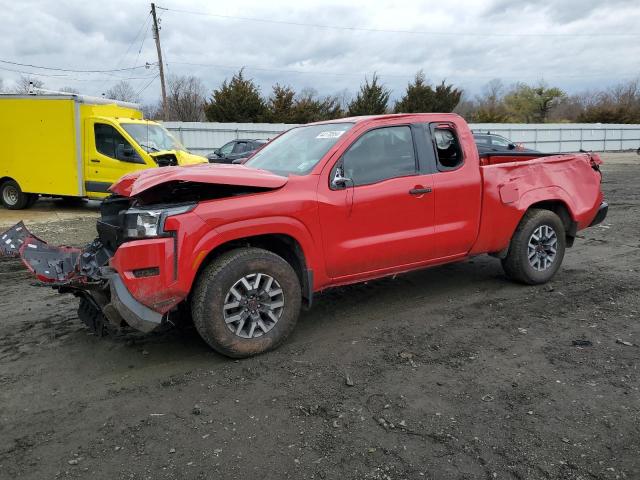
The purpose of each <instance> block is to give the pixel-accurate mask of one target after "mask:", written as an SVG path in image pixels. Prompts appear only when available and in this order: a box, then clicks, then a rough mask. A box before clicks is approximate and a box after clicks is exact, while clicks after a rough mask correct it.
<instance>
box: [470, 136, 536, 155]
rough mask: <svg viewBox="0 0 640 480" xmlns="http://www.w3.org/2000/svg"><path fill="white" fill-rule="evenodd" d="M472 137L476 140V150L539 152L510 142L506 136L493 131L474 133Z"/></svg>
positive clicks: (484, 151)
mask: <svg viewBox="0 0 640 480" xmlns="http://www.w3.org/2000/svg"><path fill="white" fill-rule="evenodd" d="M473 139H474V140H475V141H476V146H477V147H478V152H480V153H490V152H510V151H515V152H522V153H539V152H538V151H537V150H531V149H530V148H525V147H523V146H522V145H519V144H517V143H514V142H512V141H511V140H509V139H508V138H505V137H503V136H501V135H496V134H494V133H488V132H487V133H474V134H473Z"/></svg>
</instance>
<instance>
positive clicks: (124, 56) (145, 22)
mask: <svg viewBox="0 0 640 480" xmlns="http://www.w3.org/2000/svg"><path fill="white" fill-rule="evenodd" d="M150 17H151V12H149V13H148V14H147V16H146V17H145V19H144V22H142V25H140V28H139V29H138V32H137V33H136V35H135V37H133V40H131V42H130V43H129V46H128V47H127V49H126V50H125V52H124V55H122V57H120V60H119V61H118V63H116V68H117V67H119V66H120V64H121V63H122V61H123V60H124V59H125V58H126V57H127V55H128V54H129V50H131V47H132V46H133V44H134V43H135V42H136V41H137V40H138V37H139V36H140V33H141V32H142V30H143V29H144V28H145V27H146V26H147V22H148V21H149V18H150ZM136 63H137V62H136Z"/></svg>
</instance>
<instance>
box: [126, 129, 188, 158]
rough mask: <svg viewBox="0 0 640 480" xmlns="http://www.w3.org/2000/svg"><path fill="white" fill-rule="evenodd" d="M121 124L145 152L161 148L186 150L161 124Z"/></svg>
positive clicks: (156, 150) (157, 150)
mask: <svg viewBox="0 0 640 480" xmlns="http://www.w3.org/2000/svg"><path fill="white" fill-rule="evenodd" d="M121 125H122V128H124V129H125V130H126V131H127V133H128V134H129V135H131V136H132V137H133V139H134V140H135V141H136V142H137V143H138V145H140V146H141V147H142V148H144V149H145V150H146V152H147V153H153V152H160V151H162V150H184V151H185V152H186V151H187V149H186V148H184V146H183V145H182V144H181V143H180V142H179V141H178V140H176V139H175V138H173V136H172V135H171V134H170V133H169V132H168V131H167V129H166V128H164V127H163V126H160V125H154V124H150V123H121Z"/></svg>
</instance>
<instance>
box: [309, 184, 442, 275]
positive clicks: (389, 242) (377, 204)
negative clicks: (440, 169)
mask: <svg viewBox="0 0 640 480" xmlns="http://www.w3.org/2000/svg"><path fill="white" fill-rule="evenodd" d="M432 177H433V176H432V175H415V176H409V177H401V178H393V179H389V180H384V181H382V182H379V183H375V184H372V185H362V186H357V187H349V188H346V189H344V190H335V191H333V190H330V189H329V188H328V186H325V187H322V186H321V187H320V190H321V192H319V195H318V200H319V214H320V224H321V225H322V235H323V243H324V249H325V258H326V266H327V272H328V274H329V276H330V277H332V278H337V277H343V276H347V275H354V274H359V273H366V272H371V271H375V270H381V269H385V268H390V267H398V266H401V265H405V264H410V263H416V262H421V261H426V260H428V259H430V258H431V256H432V254H431V251H432V245H431V238H432V235H433V223H434V221H433V214H434V199H433V194H432V192H429V190H431V189H432V188H433V186H432ZM416 189H417V190H418V191H415V190H416Z"/></svg>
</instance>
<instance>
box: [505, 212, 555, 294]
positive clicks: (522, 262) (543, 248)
mask: <svg viewBox="0 0 640 480" xmlns="http://www.w3.org/2000/svg"><path fill="white" fill-rule="evenodd" d="M565 247H566V237H565V230H564V225H563V223H562V220H560V217H558V215H556V214H555V213H553V212H551V211H549V210H539V209H531V210H529V211H528V212H527V213H525V214H524V217H522V220H521V221H520V224H519V225H518V228H517V229H516V232H515V233H514V234H513V237H512V238H511V244H510V245H509V252H508V253H507V256H506V258H505V259H504V260H502V268H504V271H505V272H506V274H507V276H509V277H510V278H512V279H513V280H516V281H519V282H522V283H527V284H529V285H537V284H540V283H546V282H548V281H549V280H551V278H552V277H553V276H554V275H555V274H556V272H557V271H558V269H559V268H560V264H562V259H563V258H564V251H565Z"/></svg>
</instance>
